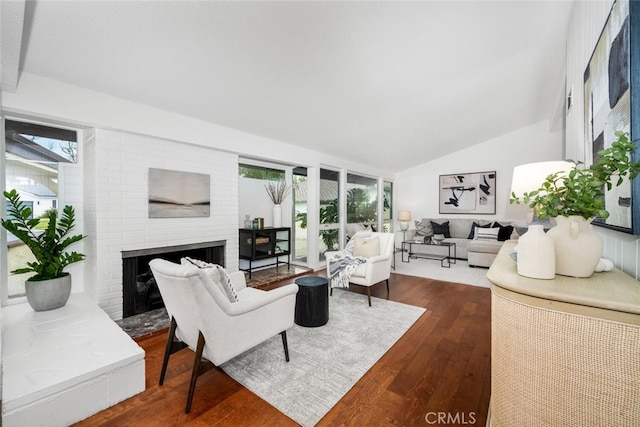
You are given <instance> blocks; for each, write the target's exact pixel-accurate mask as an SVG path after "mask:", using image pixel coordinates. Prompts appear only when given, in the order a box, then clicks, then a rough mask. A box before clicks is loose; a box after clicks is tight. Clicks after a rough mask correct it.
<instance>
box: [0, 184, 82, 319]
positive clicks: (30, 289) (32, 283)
mask: <svg viewBox="0 0 640 427" xmlns="http://www.w3.org/2000/svg"><path fill="white" fill-rule="evenodd" d="M4 196H5V197H6V199H7V201H8V206H7V214H8V215H7V216H8V218H6V219H2V220H1V222H2V226H3V227H4V228H5V229H6V230H7V231H8V232H9V233H11V234H13V235H14V236H16V237H17V238H18V239H20V240H21V241H22V242H23V243H24V244H25V245H27V247H28V248H29V249H30V250H31V252H32V253H33V256H34V257H35V261H33V262H28V263H27V267H23V268H19V269H16V270H14V271H12V273H14V274H23V273H29V272H33V273H35V274H34V275H33V276H31V277H29V279H27V281H26V282H25V293H26V295H27V301H28V302H29V305H31V307H32V308H33V309H34V310H35V311H45V310H53V309H55V308H59V307H62V306H63V305H65V304H66V303H67V300H68V299H69V295H70V294H71V275H70V274H69V273H67V272H65V271H64V269H65V267H66V266H67V265H69V264H72V263H74V262H78V261H82V260H83V259H84V258H85V256H84V254H81V253H78V252H66V249H67V248H68V247H69V246H71V245H72V244H74V243H76V242H78V241H80V240H82V239H83V238H84V236H83V235H81V234H78V235H74V236H71V235H70V233H71V231H72V230H73V227H74V223H75V211H74V209H73V207H72V206H69V205H67V206H65V207H64V209H63V210H62V215H61V216H60V217H59V218H58V212H57V210H55V209H51V210H49V211H47V212H46V214H45V217H44V220H45V221H48V223H47V226H46V227H45V228H44V230H42V231H40V230H38V225H39V224H40V222H41V218H31V216H32V211H31V208H30V207H29V206H27V204H26V203H24V202H23V201H22V200H20V195H19V194H18V192H17V191H16V190H15V189H14V190H11V191H8V192H7V191H5V192H4Z"/></svg>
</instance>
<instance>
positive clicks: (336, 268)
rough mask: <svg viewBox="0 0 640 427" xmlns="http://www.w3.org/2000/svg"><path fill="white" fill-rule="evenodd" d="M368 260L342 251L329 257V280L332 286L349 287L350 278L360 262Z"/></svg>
mask: <svg viewBox="0 0 640 427" xmlns="http://www.w3.org/2000/svg"><path fill="white" fill-rule="evenodd" d="M365 262H367V260H366V258H363V257H361V256H353V255H351V254H350V253H348V252H345V251H341V252H339V253H337V254H336V255H334V256H333V258H330V259H329V280H330V281H331V287H332V288H348V287H349V278H350V277H351V274H352V273H353V272H354V271H355V269H356V268H358V266H359V265H360V264H364V263H365Z"/></svg>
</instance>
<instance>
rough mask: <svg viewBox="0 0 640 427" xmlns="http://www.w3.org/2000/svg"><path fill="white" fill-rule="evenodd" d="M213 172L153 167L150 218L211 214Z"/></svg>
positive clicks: (150, 189) (151, 171) (204, 215)
mask: <svg viewBox="0 0 640 427" xmlns="http://www.w3.org/2000/svg"><path fill="white" fill-rule="evenodd" d="M210 208H211V192H210V176H209V175H205V174H201V173H191V172H179V171H172V170H166V169H155V168H149V218H189V217H208V216H209V215H210Z"/></svg>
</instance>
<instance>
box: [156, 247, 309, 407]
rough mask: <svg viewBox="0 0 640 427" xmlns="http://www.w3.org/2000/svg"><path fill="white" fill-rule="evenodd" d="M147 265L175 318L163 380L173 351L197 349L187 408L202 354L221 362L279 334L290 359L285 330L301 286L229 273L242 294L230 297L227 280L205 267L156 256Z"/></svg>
mask: <svg viewBox="0 0 640 427" xmlns="http://www.w3.org/2000/svg"><path fill="white" fill-rule="evenodd" d="M149 266H150V267H151V271H152V273H153V276H154V278H155V280H156V282H157V284H158V289H160V294H161V295H162V299H163V300H164V304H165V306H166V308H167V312H168V314H169V316H170V318H171V328H170V330H169V337H168V339H167V347H166V350H165V355H164V361H163V364H162V371H161V374H160V385H162V383H163V382H164V376H165V373H166V369H167V364H168V361H169V356H170V355H171V354H172V353H174V352H175V351H178V350H180V349H182V348H184V347H187V346H188V347H189V348H191V350H193V351H195V359H194V363H193V371H192V375H191V383H190V386H189V394H188V396H187V406H186V408H185V412H187V413H188V412H189V411H190V409H191V401H192V399H193V393H194V391H195V386H196V380H197V377H198V375H199V374H200V365H201V362H202V359H203V358H204V359H206V360H208V361H210V362H211V363H213V364H214V365H220V364H222V363H224V362H226V361H227V360H229V359H232V358H233V357H235V356H237V355H239V354H240V353H242V352H244V351H246V350H249V349H250V348H252V347H254V346H256V345H258V344H260V343H261V342H263V341H265V340H266V339H268V338H271V337H272V336H274V335H276V334H280V335H281V337H282V344H283V347H284V352H285V359H286V361H287V362H288V361H289V349H288V346H287V333H286V330H287V329H289V328H290V327H292V326H293V318H294V310H295V303H296V293H297V292H298V285H295V284H291V285H286V286H283V287H280V288H277V289H274V290H271V291H268V292H266V291H262V290H259V289H254V288H248V287H247V286H246V282H245V278H244V273H243V272H235V273H231V274H229V278H230V280H231V285H232V286H233V288H234V289H235V292H236V294H237V299H238V301H235V302H231V301H230V299H229V296H227V295H226V294H225V292H224V290H223V289H224V288H223V287H222V286H223V285H222V284H220V283H216V282H214V281H213V280H212V278H211V276H210V275H209V274H208V273H207V272H206V271H205V270H206V269H202V268H198V267H196V266H193V265H179V264H175V263H172V262H169V261H165V260H162V259H154V260H152V261H151V262H150V263H149ZM174 338H175V339H177V340H178V341H176V340H175V339H174Z"/></svg>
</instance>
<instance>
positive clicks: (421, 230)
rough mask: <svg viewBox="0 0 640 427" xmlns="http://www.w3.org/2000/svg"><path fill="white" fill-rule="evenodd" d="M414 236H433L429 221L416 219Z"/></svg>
mask: <svg viewBox="0 0 640 427" xmlns="http://www.w3.org/2000/svg"><path fill="white" fill-rule="evenodd" d="M415 223H416V234H415V235H416V236H433V230H432V229H431V221H424V220H423V221H416V222H415Z"/></svg>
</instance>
